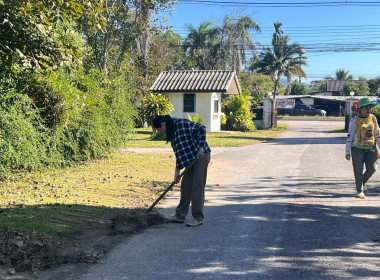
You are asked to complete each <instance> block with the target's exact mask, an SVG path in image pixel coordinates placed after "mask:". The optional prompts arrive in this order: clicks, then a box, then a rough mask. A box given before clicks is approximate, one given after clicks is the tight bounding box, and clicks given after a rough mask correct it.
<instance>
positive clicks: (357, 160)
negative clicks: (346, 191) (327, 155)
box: [351, 147, 377, 193]
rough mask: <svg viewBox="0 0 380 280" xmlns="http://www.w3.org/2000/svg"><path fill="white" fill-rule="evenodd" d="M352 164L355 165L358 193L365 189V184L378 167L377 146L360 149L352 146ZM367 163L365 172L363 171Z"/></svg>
mask: <svg viewBox="0 0 380 280" xmlns="http://www.w3.org/2000/svg"><path fill="white" fill-rule="evenodd" d="M351 155H352V166H353V167H354V176H355V184H356V190H357V192H358V193H360V192H362V191H363V184H365V183H367V181H368V180H369V178H371V176H372V175H373V173H375V171H376V169H377V157H376V148H372V149H359V148H354V147H352V148H351ZM364 165H365V169H366V170H365V172H364V173H363V169H364Z"/></svg>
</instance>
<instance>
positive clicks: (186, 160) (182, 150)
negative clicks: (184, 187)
mask: <svg viewBox="0 0 380 280" xmlns="http://www.w3.org/2000/svg"><path fill="white" fill-rule="evenodd" d="M173 119H174V127H175V128H174V129H175V130H174V134H173V140H172V142H171V145H172V148H173V151H174V154H175V157H176V167H177V168H178V169H182V168H185V167H187V166H189V165H190V163H192V162H193V161H194V160H195V158H196V157H197V154H198V150H199V148H200V147H203V150H204V153H205V154H207V153H210V152H211V149H210V147H209V146H208V144H207V142H206V128H205V127H204V125H201V124H199V123H195V122H192V121H189V120H187V119H177V118H173Z"/></svg>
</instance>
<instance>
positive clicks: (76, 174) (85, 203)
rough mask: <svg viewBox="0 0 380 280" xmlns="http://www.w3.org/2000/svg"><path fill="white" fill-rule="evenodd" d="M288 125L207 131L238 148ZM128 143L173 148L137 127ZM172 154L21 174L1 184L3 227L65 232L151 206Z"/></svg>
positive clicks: (168, 174) (211, 139)
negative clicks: (273, 127)
mask: <svg viewBox="0 0 380 280" xmlns="http://www.w3.org/2000/svg"><path fill="white" fill-rule="evenodd" d="M285 129H286V126H285V125H279V128H277V129H270V130H258V131H255V132H247V133H244V132H237V131H229V132H219V133H208V134H207V141H208V143H209V144H210V146H211V148H212V147H223V146H225V147H239V146H244V145H250V144H257V143H261V142H266V141H270V140H271V139H273V138H275V137H276V136H277V135H278V134H279V133H281V132H282V131H284V130H285ZM133 137H134V138H135V140H133V141H130V142H129V143H128V147H151V148H154V147H170V144H166V142H165V141H162V140H151V130H150V129H138V130H137V131H136V134H134V135H133ZM174 165H175V159H174V155H173V154H172V153H149V154H143V153H131V152H116V153H114V154H113V155H112V156H111V157H110V158H108V159H102V160H97V161H93V162H89V163H86V164H78V165H75V166H72V167H70V168H65V169H63V170H50V171H45V172H43V173H29V174H24V175H20V176H19V177H18V179H15V180H13V181H3V182H1V187H0V194H1V196H0V205H1V208H0V231H5V230H17V231H22V232H26V233H31V232H37V233H38V234H41V235H43V236H53V237H54V236H66V235H69V234H71V233H73V232H76V231H80V230H82V229H83V228H86V227H89V226H91V225H96V224H97V223H102V221H104V220H106V219H110V218H111V217H112V216H113V215H114V214H115V212H120V211H123V209H137V208H148V207H149V206H150V205H151V204H152V203H153V201H154V200H155V199H156V198H157V196H158V195H159V194H160V193H161V192H162V191H163V189H164V188H165V187H166V186H167V185H168V184H169V183H170V182H171V180H172V177H173V170H174Z"/></svg>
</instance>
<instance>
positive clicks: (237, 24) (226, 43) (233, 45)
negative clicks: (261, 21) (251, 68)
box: [221, 15, 261, 72]
mask: <svg viewBox="0 0 380 280" xmlns="http://www.w3.org/2000/svg"><path fill="white" fill-rule="evenodd" d="M250 30H255V31H257V32H260V31H261V28H260V26H259V25H258V24H257V23H256V22H255V21H254V20H253V19H252V18H250V17H248V16H241V17H238V18H232V17H229V16H228V15H227V16H225V18H224V21H223V26H222V27H221V45H222V48H223V50H222V54H223V64H224V65H225V66H227V67H226V68H232V69H233V70H236V71H237V72H239V71H240V70H241V65H242V64H244V63H246V62H247V60H246V59H247V56H246V52H247V51H249V52H252V53H253V54H254V55H256V49H255V46H254V44H253V42H252V37H251V35H250V33H249V31H250ZM228 66H229V67H228Z"/></svg>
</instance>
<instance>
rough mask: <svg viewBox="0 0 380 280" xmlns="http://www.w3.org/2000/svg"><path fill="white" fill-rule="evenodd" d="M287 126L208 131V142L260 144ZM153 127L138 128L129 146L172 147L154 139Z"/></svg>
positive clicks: (216, 143) (224, 144)
mask: <svg viewBox="0 0 380 280" xmlns="http://www.w3.org/2000/svg"><path fill="white" fill-rule="evenodd" d="M286 128H287V126H286V125H283V124H279V125H278V128H277V129H268V130H257V131H253V132H239V131H222V132H211V133H207V136H206V137H207V138H206V140H207V143H208V144H209V145H210V146H211V148H212V147H241V146H245V145H252V144H259V143H262V142H266V141H270V140H272V139H274V138H276V136H277V135H278V134H279V133H280V132H282V131H284V130H285V129H286ZM151 136H152V129H151V128H139V129H136V132H135V134H131V135H130V139H131V140H130V141H129V142H128V143H127V147H134V148H164V147H170V144H166V141H163V140H152V138H151Z"/></svg>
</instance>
